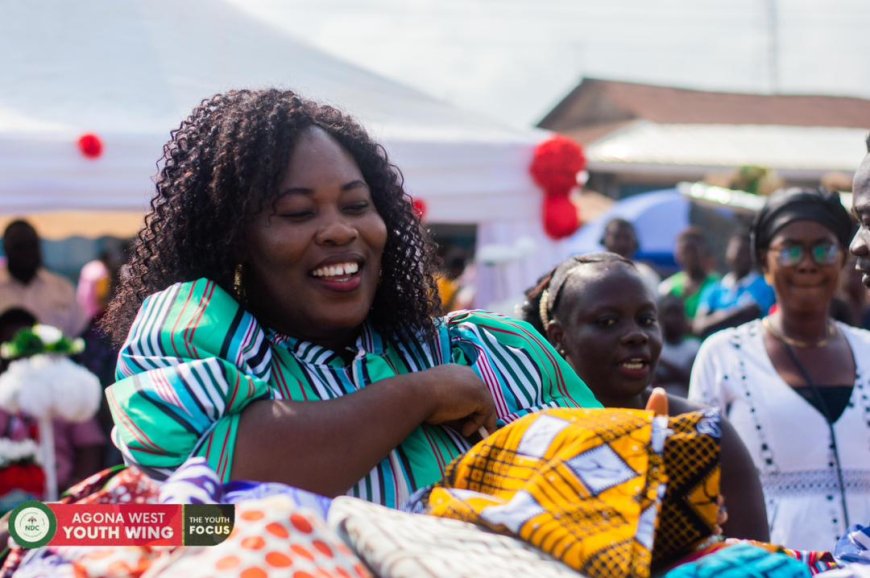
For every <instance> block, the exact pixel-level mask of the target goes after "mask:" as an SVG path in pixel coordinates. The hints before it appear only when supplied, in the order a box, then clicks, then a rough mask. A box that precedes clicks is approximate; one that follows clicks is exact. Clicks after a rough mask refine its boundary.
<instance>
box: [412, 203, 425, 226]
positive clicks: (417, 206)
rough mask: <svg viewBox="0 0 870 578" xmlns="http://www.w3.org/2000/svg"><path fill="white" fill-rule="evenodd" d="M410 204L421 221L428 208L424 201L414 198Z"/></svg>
mask: <svg viewBox="0 0 870 578" xmlns="http://www.w3.org/2000/svg"><path fill="white" fill-rule="evenodd" d="M412 205H413V206H414V214H415V215H417V218H418V219H420V220H421V221H422V220H424V219H425V218H426V210H427V209H428V207H427V206H426V201H424V200H423V199H414V200H413V201H412Z"/></svg>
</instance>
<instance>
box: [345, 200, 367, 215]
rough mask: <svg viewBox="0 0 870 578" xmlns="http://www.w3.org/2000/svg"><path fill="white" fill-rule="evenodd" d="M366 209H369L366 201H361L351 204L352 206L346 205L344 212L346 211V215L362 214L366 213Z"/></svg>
mask: <svg viewBox="0 0 870 578" xmlns="http://www.w3.org/2000/svg"><path fill="white" fill-rule="evenodd" d="M368 208H369V203H368V201H361V202H359V203H353V204H350V205H347V206H346V207H345V208H344V210H345V211H347V212H348V213H351V214H359V213H364V212H365V211H366V209H368Z"/></svg>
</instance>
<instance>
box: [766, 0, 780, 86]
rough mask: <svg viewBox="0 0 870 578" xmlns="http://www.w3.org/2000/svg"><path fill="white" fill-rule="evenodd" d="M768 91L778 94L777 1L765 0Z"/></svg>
mask: <svg viewBox="0 0 870 578" xmlns="http://www.w3.org/2000/svg"><path fill="white" fill-rule="evenodd" d="M766 5H767V6H766V7H767V75H768V77H767V82H768V90H769V91H770V92H771V93H773V94H776V93H777V92H779V14H778V12H779V11H778V9H777V8H778V6H777V0H766Z"/></svg>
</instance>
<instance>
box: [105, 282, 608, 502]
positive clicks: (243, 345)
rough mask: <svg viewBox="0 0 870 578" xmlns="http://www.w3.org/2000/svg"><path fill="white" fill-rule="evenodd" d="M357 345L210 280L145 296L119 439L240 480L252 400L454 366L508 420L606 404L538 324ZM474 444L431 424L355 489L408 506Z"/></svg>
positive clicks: (121, 381) (165, 464)
mask: <svg viewBox="0 0 870 578" xmlns="http://www.w3.org/2000/svg"><path fill="white" fill-rule="evenodd" d="M356 349H357V353H356V356H355V358H354V359H353V360H352V361H351V362H346V361H345V360H344V359H342V357H341V356H339V355H337V354H335V353H334V352H332V351H330V350H328V349H325V348H323V347H320V346H318V345H315V344H312V343H307V342H303V341H299V340H297V339H294V338H291V337H285V336H280V335H278V334H276V333H274V332H272V331H270V330H266V329H264V328H263V327H262V326H260V325H259V324H258V323H257V321H256V319H254V317H253V316H252V315H251V314H250V313H248V312H247V311H245V310H244V309H242V307H241V306H240V305H239V304H238V302H236V301H235V299H234V298H233V297H232V296H230V295H229V294H228V293H226V292H225V291H223V290H222V289H221V288H220V287H218V286H217V285H216V284H215V283H213V282H212V281H209V280H207V279H199V280H197V281H192V282H187V283H179V284H176V285H173V286H172V287H169V288H168V289H166V290H164V291H161V292H159V293H156V294H154V295H151V296H150V297H148V298H147V299H146V300H145V302H144V303H143V304H142V308H141V309H140V311H139V314H138V315H137V317H136V320H135V322H134V323H133V327H132V328H131V330H130V334H129V336H128V338H127V341H126V343H125V344H124V346H123V348H122V350H121V354H120V357H119V361H118V369H117V375H116V378H117V379H118V381H117V383H115V384H114V385H112V386H111V387H110V388H109V389H108V390H107V393H106V396H107V398H108V402H109V407H110V409H111V411H112V415H113V416H114V420H115V428H114V430H113V432H112V439H113V441H114V443H115V445H117V446H118V447H119V448H120V450H121V452H122V453H123V455H124V458H125V460H126V461H127V462H128V463H131V464H135V465H137V466H138V467H140V468H142V469H144V470H145V471H147V472H148V473H149V474H150V475H152V476H154V477H156V478H158V479H162V478H165V477H166V476H167V475H169V474H170V473H171V472H172V471H173V470H174V469H175V468H177V467H178V466H180V465H181V464H182V463H184V461H185V460H187V459H188V458H189V457H191V456H194V455H196V456H204V457H205V458H206V459H207V460H208V462H209V464H210V465H211V466H212V467H213V468H214V469H215V470H216V471H217V472H218V475H219V477H220V478H221V479H223V480H224V481H228V480H229V475H230V472H231V470H232V463H233V451H234V448H235V439H236V433H237V431H238V424H239V418H240V415H241V413H242V411H243V410H244V409H245V407H246V406H247V405H248V404H250V403H251V402H253V401H255V400H260V399H290V400H294V401H300V402H301V401H317V400H327V399H334V398H337V397H339V396H342V395H347V394H350V393H353V392H355V391H357V390H359V389H362V388H363V387H366V386H368V385H369V384H372V383H375V382H377V381H380V380H382V379H388V378H390V377H394V376H396V375H401V374H405V373H409V372H412V371H419V370H424V369H428V368H431V367H434V366H436V365H439V364H443V363H450V362H452V363H458V364H462V365H466V366H470V367H472V368H473V369H474V371H475V372H476V373H477V375H478V376H479V377H480V378H481V379H482V380H483V381H484V382H485V383H486V384H487V386H488V387H489V390H490V392H491V393H492V396H493V399H494V400H495V405H496V408H497V410H498V416H499V423H500V424H504V423H508V422H511V421H514V420H516V419H518V418H520V417H522V416H523V415H526V414H528V413H530V412H534V411H537V410H539V409H541V408H545V407H601V405H600V404H599V403H598V401H597V400H596V399H595V397H594V396H593V395H592V392H590V391H589V389H588V388H587V387H586V384H584V383H583V381H582V380H581V379H580V378H579V377H577V374H576V373H575V372H574V370H573V369H572V368H571V367H570V366H569V365H568V364H567V363H566V362H565V361H564V360H563V359H562V358H561V357H560V356H559V355H558V354H557V353H556V352H555V350H554V349H553V348H552V347H551V346H550V345H549V343H547V341H546V340H545V339H544V338H542V337H541V335H540V334H539V333H537V332H536V331H535V330H534V329H532V328H531V326H529V325H527V324H525V323H523V322H520V321H516V320H514V319H510V318H507V317H503V316H499V315H494V314H491V313H486V312H482V311H464V312H458V313H455V314H452V315H450V316H448V317H445V318H444V319H443V320H442V322H441V323H440V324H439V326H438V331H437V335H435V336H433V337H432V338H431V339H428V340H427V339H421V340H418V341H415V342H411V341H407V342H394V341H386V340H384V339H382V338H381V336H380V335H378V334H377V333H376V332H375V331H373V330H372V329H371V328H370V327H368V326H366V327H364V329H363V331H362V333H361V335H360V337H359V339H358V340H357V342H356ZM469 447H470V443H469V442H468V441H467V440H466V439H464V438H463V437H462V436H461V435H459V434H457V433H456V432H455V431H453V430H452V429H450V428H445V427H440V426H429V425H422V426H420V427H419V428H417V429H416V430H414V432H412V433H411V435H410V436H409V437H408V438H407V439H406V440H405V441H404V442H403V443H402V444H401V445H400V446H399V447H397V448H396V449H394V450H393V451H392V452H390V454H389V456H387V457H386V458H384V459H383V460H382V461H381V462H380V463H379V464H377V465H376V466H375V467H374V468H373V469H372V470H371V472H369V474H368V475H366V476H365V477H364V478H363V479H361V480H360V481H359V482H358V483H357V484H356V485H355V486H354V487H353V488H351V490H350V491H349V494H350V495H353V496H357V497H360V498H363V499H365V500H369V501H372V502H377V503H380V504H384V505H387V506H391V507H396V506H399V505H401V504H402V503H403V502H404V501H405V499H406V498H407V497H408V496H409V495H410V493H411V492H413V491H414V490H416V489H418V488H420V487H424V486H426V485H429V484H432V483H434V482H436V481H438V480H439V479H440V478H441V476H442V473H443V471H444V468H445V466H446V465H447V464H448V463H449V462H450V461H451V460H452V459H453V458H455V457H457V456H458V455H460V454H461V453H463V452H464V451H466V450H467V449H468V448H469ZM279 458H280V456H278V455H276V459H279Z"/></svg>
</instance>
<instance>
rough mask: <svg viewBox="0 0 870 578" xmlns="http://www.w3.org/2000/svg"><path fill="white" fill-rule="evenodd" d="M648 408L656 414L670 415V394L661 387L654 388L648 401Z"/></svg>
mask: <svg viewBox="0 0 870 578" xmlns="http://www.w3.org/2000/svg"><path fill="white" fill-rule="evenodd" d="M646 410H647V411H651V412H653V413H654V414H656V415H664V416H666V415H668V394H667V393H666V392H665V390H664V389H662V388H661V387H657V388H655V389H653V390H652V393H651V394H650V396H649V399H648V400H647V402H646Z"/></svg>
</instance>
